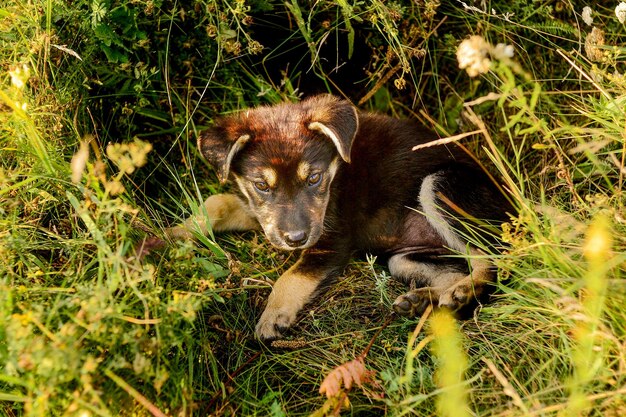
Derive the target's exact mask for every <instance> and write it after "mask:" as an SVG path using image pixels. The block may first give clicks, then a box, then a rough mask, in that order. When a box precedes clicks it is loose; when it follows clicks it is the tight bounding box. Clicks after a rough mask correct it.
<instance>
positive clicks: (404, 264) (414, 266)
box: [389, 250, 495, 317]
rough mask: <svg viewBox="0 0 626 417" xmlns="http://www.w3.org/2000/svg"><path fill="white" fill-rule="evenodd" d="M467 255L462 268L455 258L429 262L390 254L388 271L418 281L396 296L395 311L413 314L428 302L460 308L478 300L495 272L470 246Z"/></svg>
mask: <svg viewBox="0 0 626 417" xmlns="http://www.w3.org/2000/svg"><path fill="white" fill-rule="evenodd" d="M470 256H471V258H470V260H469V262H468V263H469V265H467V264H466V268H462V267H461V265H460V264H459V262H458V260H453V261H452V262H450V263H447V262H445V258H440V261H439V262H437V263H431V262H428V261H421V260H416V259H415V258H414V257H412V256H411V254H403V255H395V256H393V257H391V259H390V260H389V271H390V273H391V275H392V276H394V277H396V278H401V279H403V280H406V281H408V282H415V283H416V285H418V288H415V289H412V290H410V291H409V292H407V293H406V294H403V295H401V296H399V297H398V298H397V299H396V300H395V302H394V303H393V309H394V311H395V312H396V313H398V314H400V315H402V316H408V317H415V316H418V315H420V314H422V313H423V312H424V310H426V307H428V306H429V305H433V306H435V307H447V308H449V309H450V310H452V311H460V310H462V309H464V308H465V307H467V306H471V305H473V303H474V302H475V301H478V300H480V299H481V297H482V296H483V295H485V294H486V293H487V289H488V287H489V286H490V285H491V284H492V283H493V282H494V281H495V272H494V271H493V268H492V265H491V263H490V262H488V261H487V260H484V259H482V258H481V257H479V256H482V255H481V254H480V253H479V252H478V251H477V250H472V251H471V255H470ZM467 266H469V274H468V272H467ZM464 269H465V271H464Z"/></svg>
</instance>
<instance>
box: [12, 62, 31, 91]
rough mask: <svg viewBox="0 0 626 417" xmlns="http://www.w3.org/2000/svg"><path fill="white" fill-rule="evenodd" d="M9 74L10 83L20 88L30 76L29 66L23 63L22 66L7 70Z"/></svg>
mask: <svg viewBox="0 0 626 417" xmlns="http://www.w3.org/2000/svg"><path fill="white" fill-rule="evenodd" d="M9 75H10V76H11V84H13V85H14V86H15V87H17V88H18V89H19V90H21V89H22V88H24V86H25V85H26V81H28V78H29V77H30V68H28V65H26V64H24V65H22V68H20V67H17V68H15V69H13V70H11V71H9Z"/></svg>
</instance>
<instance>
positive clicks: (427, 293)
mask: <svg viewBox="0 0 626 417" xmlns="http://www.w3.org/2000/svg"><path fill="white" fill-rule="evenodd" d="M437 298H438V294H437V291H436V290H435V289H434V288H430V287H425V288H417V289H414V290H411V291H409V292H407V293H406V294H402V295H401V296H399V297H398V298H396V301H394V302H393V311H395V312H396V314H399V315H401V316H405V317H417V316H419V315H421V314H422V313H423V312H424V311H425V310H426V308H427V307H428V306H429V305H431V304H433V300H436V299H437Z"/></svg>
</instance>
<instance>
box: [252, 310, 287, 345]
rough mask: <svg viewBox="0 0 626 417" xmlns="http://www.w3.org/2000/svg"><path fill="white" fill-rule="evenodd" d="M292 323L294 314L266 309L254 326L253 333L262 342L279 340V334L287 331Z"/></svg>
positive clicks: (280, 335)
mask: <svg viewBox="0 0 626 417" xmlns="http://www.w3.org/2000/svg"><path fill="white" fill-rule="evenodd" d="M294 321H295V315H294V314H289V313H287V312H282V311H280V310H279V309H271V308H267V309H265V311H264V312H263V314H262V315H261V318H260V319H259V322H258V323H257V325H256V328H255V333H256V335H257V337H258V338H259V339H261V340H263V341H271V340H275V339H280V338H281V337H282V333H281V332H282V331H284V330H286V329H288V328H289V327H290V326H291V325H292V324H293V322H294Z"/></svg>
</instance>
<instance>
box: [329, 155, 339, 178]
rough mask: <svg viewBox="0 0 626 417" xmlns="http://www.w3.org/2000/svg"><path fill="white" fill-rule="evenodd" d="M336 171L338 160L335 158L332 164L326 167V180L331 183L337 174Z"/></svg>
mask: <svg viewBox="0 0 626 417" xmlns="http://www.w3.org/2000/svg"><path fill="white" fill-rule="evenodd" d="M338 169H339V158H335V159H333V160H332V162H331V163H330V165H329V166H328V174H329V175H328V179H329V180H330V181H332V179H333V178H335V174H336V173H337V170H338Z"/></svg>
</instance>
